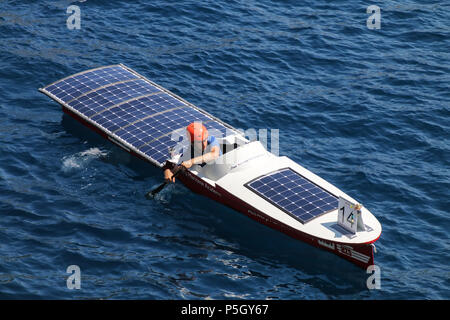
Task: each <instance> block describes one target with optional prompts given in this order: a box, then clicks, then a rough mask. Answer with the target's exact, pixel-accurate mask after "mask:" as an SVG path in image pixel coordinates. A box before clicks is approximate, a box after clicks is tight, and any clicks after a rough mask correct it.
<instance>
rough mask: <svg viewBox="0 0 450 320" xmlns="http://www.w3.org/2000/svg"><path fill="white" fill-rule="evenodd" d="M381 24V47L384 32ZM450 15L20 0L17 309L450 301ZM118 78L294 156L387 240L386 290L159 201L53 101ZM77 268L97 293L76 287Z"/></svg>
mask: <svg viewBox="0 0 450 320" xmlns="http://www.w3.org/2000/svg"><path fill="white" fill-rule="evenodd" d="M71 4H72V5H77V6H79V8H80V11H81V29H79V30H76V29H75V30H70V29H68V27H67V24H66V21H67V19H68V17H69V14H68V13H67V12H66V10H67V8H68V6H69V5H71ZM371 4H375V5H378V6H380V8H381V25H380V27H381V28H380V29H375V30H372V29H369V28H368V27H367V25H366V20H367V18H368V17H369V14H367V13H366V8H367V7H368V6H369V5H371ZM449 12H450V4H449V3H448V2H445V1H444V2H440V1H429V2H423V1H412V0H407V1H379V2H376V1H375V2H370V3H369V2H367V1H343V0H341V1H325V0H316V1H311V0H308V1H269V0H259V1H254V0H249V1H193V0H191V1H177V2H167V1H159V0H153V1H144V0H137V1H117V0H116V1H114V0H110V1H106V0H87V1H84V2H75V1H63V0H60V1H26V0H23V1H9V0H1V1H0V35H1V36H0V43H1V46H0V217H1V219H0V298H1V299H24V298H25V299H45V298H47V299H449V298H450V267H449V264H450V253H449V252H450V241H449V236H448V234H449V231H450V219H449V208H450V201H449V186H450V172H449V159H450V153H449V151H450V143H449V142H450V141H449V133H450V121H449V120H450V104H449V101H450V90H449V83H450V64H449V62H450V61H449V60H450V59H449V52H450V40H449V38H450V37H449V36H450V28H449V21H450V14H449ZM115 63H123V64H125V65H127V66H129V67H131V68H133V69H135V70H136V71H138V72H139V73H141V74H143V75H145V76H146V77H148V78H149V79H151V80H153V81H155V82H156V83H158V84H160V85H162V86H164V87H166V88H168V89H169V90H171V91H173V92H175V93H177V94H179V95H180V96H182V97H183V98H185V99H186V100H188V101H190V102H192V103H194V104H195V105H197V106H199V107H201V108H203V109H205V110H206V111H208V112H209V113H212V114H213V115H215V116H217V117H219V118H220V119H222V120H224V121H225V122H227V123H230V124H231V125H233V126H234V127H237V128H242V129H248V128H255V129H269V130H270V129H279V137H280V154H281V155H286V156H288V157H290V158H292V159H293V160H295V161H297V162H298V163H300V164H301V165H303V166H304V167H306V168H308V169H309V170H311V171H313V172H314V173H316V174H318V175H320V176H321V177H323V178H325V179H326V180H328V181H329V182H331V183H333V184H334V185H336V186H337V187H339V188H340V189H342V190H344V191H345V192H346V193H348V194H350V195H352V196H353V197H354V198H356V199H358V201H360V202H362V203H363V204H364V205H365V206H366V207H367V208H368V209H369V210H371V212H373V213H374V214H375V215H376V217H377V218H378V219H379V221H380V222H381V224H382V226H383V233H382V235H381V238H380V240H379V241H378V242H377V243H376V247H377V253H376V255H375V261H376V264H377V265H378V266H379V267H380V271H381V273H380V279H381V288H380V289H374V290H369V289H368V288H367V285H366V280H367V278H368V276H369V274H367V273H366V272H365V271H364V270H361V269H359V268H357V267H355V266H353V265H352V264H350V263H348V262H347V261H345V260H343V259H340V258H338V257H337V256H334V255H333V254H330V253H328V252H325V251H322V250H319V249H317V248H313V247H310V246H308V245H306V244H304V243H302V242H299V241H296V240H293V239H291V238H289V237H287V236H285V235H284V234H281V233H279V232H277V231H275V230H272V229H269V228H267V227H265V226H263V225H260V224H258V223H257V222H254V221H253V220H251V219H249V218H247V217H245V216H243V215H241V214H240V213H237V212H235V211H233V210H231V209H228V208H226V207H224V206H221V205H219V204H216V203H215V202H213V201H211V200H209V199H207V198H204V197H202V196H199V195H196V194H193V193H191V192H190V191H189V190H188V189H186V188H185V187H183V186H182V185H180V184H176V185H174V186H170V187H168V188H166V189H165V190H164V191H163V192H162V193H161V194H160V196H159V197H158V198H157V199H155V200H152V201H149V200H147V199H145V197H144V194H145V193H146V192H147V191H148V190H150V189H151V188H153V187H155V186H157V185H158V184H159V183H160V182H161V180H162V177H161V172H160V171H159V169H157V168H154V167H152V166H151V165H150V164H147V163H145V162H143V161H141V160H138V159H135V158H133V157H132V156H130V155H129V154H127V153H126V152H124V151H122V150H121V149H119V148H118V147H116V146H114V145H112V144H111V143H109V142H107V141H106V140H103V139H102V138H100V137H98V136H97V135H96V134H94V133H92V132H91V131H89V130H88V129H86V128H84V127H83V126H82V125H80V124H79V123H77V122H76V121H74V120H73V119H71V118H69V117H67V116H64V115H63V113H62V112H61V108H60V107H59V105H58V104H57V103H55V102H54V101H51V100H50V99H49V98H47V97H46V96H44V95H42V94H41V93H39V92H38V88H40V87H42V86H44V85H47V84H49V83H51V82H53V81H55V80H58V79H60V78H62V77H65V76H68V75H71V74H73V73H76V72H80V71H83V70H86V69H89V68H94V67H98V66H102V65H107V64H115ZM269 132H270V131H269ZM69 265H78V266H79V267H80V269H81V289H80V290H70V289H68V288H67V286H66V280H67V277H68V276H69V274H68V273H66V269H67V267H68V266H69Z"/></svg>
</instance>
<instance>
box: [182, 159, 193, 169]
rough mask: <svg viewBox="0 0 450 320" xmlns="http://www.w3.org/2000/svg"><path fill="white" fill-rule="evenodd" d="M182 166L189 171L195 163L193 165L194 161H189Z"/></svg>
mask: <svg viewBox="0 0 450 320" xmlns="http://www.w3.org/2000/svg"><path fill="white" fill-rule="evenodd" d="M181 165H182V166H183V167H185V168H186V169H189V168H190V167H192V165H193V163H192V160H188V161H183V163H181Z"/></svg>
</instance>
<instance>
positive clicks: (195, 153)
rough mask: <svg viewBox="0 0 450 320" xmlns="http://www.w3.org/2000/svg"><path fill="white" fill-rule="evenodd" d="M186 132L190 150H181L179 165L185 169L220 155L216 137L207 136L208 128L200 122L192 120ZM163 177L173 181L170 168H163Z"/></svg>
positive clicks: (212, 159)
mask: <svg viewBox="0 0 450 320" xmlns="http://www.w3.org/2000/svg"><path fill="white" fill-rule="evenodd" d="M186 133H187V137H188V139H189V140H188V141H190V150H186V151H187V152H183V154H182V155H181V157H180V159H183V158H184V159H185V160H184V161H182V163H181V165H182V166H183V167H185V168H186V169H189V168H190V167H192V166H193V165H195V164H198V165H201V166H203V165H205V164H206V163H207V162H211V161H214V160H216V159H217V158H218V157H219V156H220V155H222V151H221V150H220V145H219V143H218V142H217V139H216V138H215V137H214V136H208V130H207V129H206V127H205V126H204V125H203V124H201V123H200V122H192V123H191V124H190V125H188V126H187V128H186ZM188 149H189V148H188ZM189 151H190V156H189ZM166 164H167V163H166ZM164 179H166V181H170V182H175V177H173V172H172V170H171V169H169V168H166V169H165V170H164Z"/></svg>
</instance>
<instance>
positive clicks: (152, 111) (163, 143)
mask: <svg viewBox="0 0 450 320" xmlns="http://www.w3.org/2000/svg"><path fill="white" fill-rule="evenodd" d="M40 90H41V91H42V92H44V93H45V94H47V95H48V96H49V97H51V98H52V99H54V100H56V101H58V102H59V103H61V104H62V105H63V106H65V107H66V108H68V109H69V110H71V111H73V112H75V113H77V114H79V115H81V116H82V118H84V119H85V120H86V121H88V122H90V123H91V124H93V125H94V126H96V127H98V128H100V129H101V130H102V131H104V132H105V133H106V134H108V135H109V136H111V137H112V138H113V139H112V140H113V141H118V142H120V143H121V144H123V145H125V146H126V147H127V148H129V149H134V150H135V151H138V153H140V154H141V155H144V156H145V157H146V158H148V160H150V161H151V162H152V163H154V164H156V165H158V166H162V164H163V163H164V161H165V160H167V159H168V158H169V157H170V155H169V149H170V148H172V147H173V146H175V145H176V144H177V143H178V141H173V140H171V134H172V133H173V132H175V131H177V130H179V129H180V128H183V127H186V126H187V125H188V124H189V123H191V122H193V121H199V122H202V123H203V124H204V125H205V126H206V128H208V130H210V132H211V133H215V134H216V137H222V136H225V135H226V133H229V131H228V130H231V131H232V132H234V133H237V131H236V130H235V129H234V128H232V127H231V126H229V125H227V124H225V123H224V122H222V121H220V120H218V119H216V118H214V117H213V116H211V115H209V114H208V113H206V112H205V111H203V110H201V109H199V108H197V107H195V106H194V105H192V104H190V103H188V102H187V101H185V100H183V99H181V98H179V97H178V96H176V95H175V94H173V93H171V92H170V91H168V90H166V89H164V88H162V87H160V86H158V85H157V84H155V83H153V82H151V81H150V80H148V79H146V78H145V77H143V76H141V75H139V74H138V73H136V72H135V71H133V70H131V69H129V68H127V67H125V66H123V65H114V66H106V67H101V68H97V69H92V70H87V71H84V72H81V73H78V74H75V75H72V76H70V77H67V78H64V79H61V80H59V81H56V82H54V83H52V84H50V85H48V86H46V87H44V88H43V89H40ZM227 131H228V132H227ZM217 134H219V135H220V136H217Z"/></svg>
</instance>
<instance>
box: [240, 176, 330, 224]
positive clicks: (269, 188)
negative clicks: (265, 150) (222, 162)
mask: <svg viewBox="0 0 450 320" xmlns="http://www.w3.org/2000/svg"><path fill="white" fill-rule="evenodd" d="M245 186H246V187H247V188H249V189H250V190H251V191H253V192H255V193H256V194H258V195H259V196H261V197H262V198H264V199H265V200H267V201H268V202H270V203H271V204H273V205H274V206H276V207H278V208H279V209H280V210H282V211H284V212H286V213H287V214H289V215H290V216H292V217H294V218H295V219H297V220H299V221H300V222H301V223H307V222H308V221H310V220H312V219H314V218H315V217H317V216H320V215H322V214H324V213H326V212H329V211H330V210H334V209H336V208H337V206H338V198H337V197H336V196H334V195H333V194H331V193H329V192H328V191H326V190H325V189H322V188H321V187H319V186H318V185H316V184H314V183H313V182H311V181H309V180H308V179H307V178H305V177H303V176H302V175H300V174H299V173H297V172H295V171H293V170H292V169H290V168H285V169H281V170H278V171H275V172H272V173H270V174H268V175H265V176H262V177H259V178H256V179H254V180H252V181H250V182H248V183H247V184H245Z"/></svg>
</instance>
